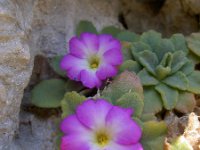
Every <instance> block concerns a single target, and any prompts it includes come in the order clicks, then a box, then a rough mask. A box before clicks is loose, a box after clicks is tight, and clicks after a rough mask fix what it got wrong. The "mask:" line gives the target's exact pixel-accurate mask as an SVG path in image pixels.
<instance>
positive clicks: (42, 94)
mask: <svg viewBox="0 0 200 150" xmlns="http://www.w3.org/2000/svg"><path fill="white" fill-rule="evenodd" d="M65 85H66V82H65V81H63V80H59V79H51V80H44V81H42V82H40V83H39V84H38V85H36V86H35V87H34V89H33V90H32V91H31V102H32V103H33V104H34V105H35V106H37V107H43V108H56V107H59V106H60V101H61V100H62V98H63V96H64V94H65Z"/></svg>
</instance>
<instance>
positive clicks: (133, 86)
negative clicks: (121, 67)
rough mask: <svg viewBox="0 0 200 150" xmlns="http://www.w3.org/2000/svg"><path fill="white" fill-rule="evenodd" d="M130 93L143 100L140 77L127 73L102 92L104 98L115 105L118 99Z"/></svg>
mask: <svg viewBox="0 0 200 150" xmlns="http://www.w3.org/2000/svg"><path fill="white" fill-rule="evenodd" d="M129 92H136V93H138V94H139V95H140V97H141V98H143V88H142V85H141V83H140V79H139V77H137V76H136V74H135V73H132V72H128V71H125V72H123V73H121V74H120V75H118V76H117V77H116V78H115V79H114V80H113V81H112V83H111V84H109V85H108V87H106V88H105V89H104V90H103V91H102V97H103V98H106V99H108V100H110V101H111V102H112V103H113V104H115V103H116V100H117V99H119V98H120V97H121V96H122V95H124V94H126V93H129Z"/></svg>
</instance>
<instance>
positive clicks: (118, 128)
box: [61, 99, 143, 150]
mask: <svg viewBox="0 0 200 150" xmlns="http://www.w3.org/2000/svg"><path fill="white" fill-rule="evenodd" d="M131 115H132V110H131V109H124V108H121V107H118V106H113V105H111V104H110V103H108V102H107V101H105V100H103V99H99V100H96V101H94V100H91V99H90V100H86V101H84V102H83V103H82V104H81V105H79V106H78V107H77V109H76V113H75V114H73V115H70V116H68V117H66V118H65V119H64V120H63V121H62V123H61V130H62V132H64V134H65V135H64V136H63V137H62V141H61V150H143V148H142V145H141V144H140V143H139V140H140V138H141V134H142V132H141V128H140V127H139V126H138V124H137V123H136V122H135V121H133V120H132V119H131Z"/></svg>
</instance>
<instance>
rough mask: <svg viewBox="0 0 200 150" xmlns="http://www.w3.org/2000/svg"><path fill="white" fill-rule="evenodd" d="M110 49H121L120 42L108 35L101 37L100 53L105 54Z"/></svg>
mask: <svg viewBox="0 0 200 150" xmlns="http://www.w3.org/2000/svg"><path fill="white" fill-rule="evenodd" d="M110 49H121V43H120V41H119V40H117V39H114V38H113V37H112V36H111V35H108V34H101V35H99V53H100V54H103V53H104V52H106V51H108V50H110Z"/></svg>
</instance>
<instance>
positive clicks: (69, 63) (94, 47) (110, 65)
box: [60, 33, 123, 88]
mask: <svg viewBox="0 0 200 150" xmlns="http://www.w3.org/2000/svg"><path fill="white" fill-rule="evenodd" d="M122 59H123V58H122V52H121V44H120V42H119V41H118V40H117V39H114V38H113V37H112V36H111V35H107V34H101V35H96V34H92V33H82V34H81V35H80V38H78V37H73V38H72V39H71V40H70V41H69V53H68V54H67V55H65V56H64V58H63V59H62V61H61V64H60V66H61V68H62V69H63V70H66V71H67V76H68V77H69V78H70V79H72V80H76V81H81V82H82V83H83V85H84V86H86V87H88V88H94V87H100V86H101V84H102V80H105V79H106V78H109V77H113V76H115V75H116V74H117V66H118V65H120V64H121V63H122Z"/></svg>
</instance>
